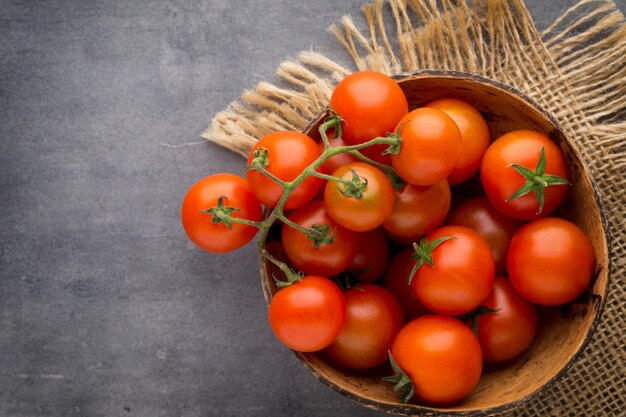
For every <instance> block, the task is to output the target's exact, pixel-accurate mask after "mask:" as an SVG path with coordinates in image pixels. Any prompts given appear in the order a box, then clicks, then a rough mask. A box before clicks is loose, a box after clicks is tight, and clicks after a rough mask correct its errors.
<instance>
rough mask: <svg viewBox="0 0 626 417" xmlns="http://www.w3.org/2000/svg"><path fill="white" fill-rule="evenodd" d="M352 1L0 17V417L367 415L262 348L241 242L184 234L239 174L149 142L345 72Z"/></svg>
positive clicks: (271, 343)
mask: <svg viewBox="0 0 626 417" xmlns="http://www.w3.org/2000/svg"><path fill="white" fill-rule="evenodd" d="M363 2H364V0H350V1H342V2H336V1H330V0H322V1H316V2H305V1H300V2H291V1H288V0H279V1H272V2H262V1H252V0H236V1H233V0H231V1H229V0H205V1H195V0H194V1H184V0H180V1H176V2H174V1H172V2H167V1H152V2H148V1H133V2H127V1H92V0H84V1H73V2H72V1H60V0H58V1H45V2H43V1H0V39H1V40H0V196H1V200H0V416H152V417H158V416H265V415H267V416H302V417H304V416H319V415H328V416H340V415H359V416H374V415H377V413H376V412H374V411H371V410H367V409H365V408H362V407H360V406H358V405H356V404H354V403H352V402H350V401H348V400H346V399H343V398H341V397H339V396H338V395H336V394H335V393H333V392H332V391H330V390H329V389H328V388H326V387H325V386H323V385H322V384H320V383H318V382H317V381H315V379H314V378H313V377H312V376H311V375H310V374H309V372H308V371H307V370H305V369H304V368H303V367H302V366H301V365H300V364H299V363H297V361H296V359H295V358H294V357H293V355H291V353H290V352H289V351H288V350H287V349H286V348H284V347H283V346H281V345H280V344H279V343H278V342H277V341H276V340H275V339H274V337H273V336H272V334H271V331H270V330H269V326H268V324H267V319H266V306H265V301H264V299H263V296H262V293H261V287H260V284H259V277H258V272H257V261H256V255H255V251H254V246H253V245H249V246H247V247H245V248H243V249H241V250H239V251H237V252H235V253H231V254H227V255H219V256H218V255H212V254H209V253H205V252H202V251H201V250H199V249H197V248H195V247H194V246H193V245H192V244H191V243H189V242H188V240H187V238H186V236H185V235H184V232H183V230H182V228H181V226H180V221H179V206H180V202H181V200H182V198H183V196H184V193H185V191H186V189H187V188H188V187H189V186H191V185H192V184H193V183H194V182H195V181H196V180H198V179H200V178H202V177H204V176H206V175H209V174H211V173H216V172H223V171H224V172H241V170H242V168H243V161H242V159H241V158H240V157H239V156H237V155H235V154H232V153H229V152H228V151H225V150H223V149H221V148H219V147H217V146H214V145H209V144H200V145H196V146H187V147H181V148H176V149H174V148H168V147H164V146H161V144H163V143H165V144H173V145H176V144H184V143H189V142H196V141H198V136H199V135H200V133H201V132H202V130H203V129H204V128H205V127H206V124H207V122H208V120H209V117H210V116H211V115H213V114H215V113H216V112H217V111H219V110H221V109H222V108H224V107H225V106H226V105H227V104H228V103H229V102H230V101H232V100H234V99H236V98H237V97H238V96H239V94H240V93H241V91H242V90H243V89H245V88H251V87H253V86H254V85H255V83H256V82H258V81H260V80H275V76H274V75H273V74H274V70H275V68H276V66H277V65H278V63H279V62H280V61H281V60H282V59H284V58H286V57H290V56H293V55H294V54H296V53H297V52H298V51H300V50H303V49H309V48H311V47H313V48H314V49H315V50H317V51H320V52H323V53H326V54H327V55H329V56H331V57H332V58H334V59H336V60H339V61H340V62H343V63H344V64H348V62H349V61H348V58H347V56H346V55H345V54H344V52H343V50H342V49H341V48H340V46H339V44H338V43H337V42H336V41H335V40H334V39H333V38H332V36H331V35H330V34H328V33H327V32H326V31H325V28H326V27H327V26H328V25H329V24H330V23H331V22H333V21H336V20H337V19H338V18H339V17H340V16H341V15H343V14H347V13H349V14H352V15H353V16H355V17H359V18H360V11H359V8H360V5H361V4H362V3H363ZM527 4H528V7H529V10H530V11H531V14H532V15H533V16H534V17H535V18H536V21H537V24H538V26H539V27H540V28H543V27H545V26H546V25H547V24H548V23H549V22H551V21H552V20H553V19H554V18H555V17H556V16H558V15H559V13H560V10H562V9H563V8H564V7H565V6H567V5H571V4H573V1H551V2H546V1H542V0H533V1H528V2H527ZM619 5H620V7H621V9H622V10H624V9H626V1H623V0H622V1H620V2H619Z"/></svg>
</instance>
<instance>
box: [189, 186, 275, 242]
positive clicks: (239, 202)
mask: <svg viewBox="0 0 626 417" xmlns="http://www.w3.org/2000/svg"><path fill="white" fill-rule="evenodd" d="M220 201H221V203H220ZM220 204H221V205H222V206H223V207H222V209H223V211H226V212H228V213H227V214H228V215H230V216H231V217H234V218H241V219H248V220H251V221H257V222H258V221H261V220H262V217H263V212H262V209H261V204H260V203H259V202H258V201H257V199H256V198H255V197H254V195H253V194H252V193H251V192H250V190H249V189H248V185H247V184H246V181H245V180H244V179H243V178H241V177H239V176H237V175H233V174H214V175H210V176H208V177H206V178H203V179H201V180H200V181H198V182H197V183H195V184H194V185H193V186H192V187H191V188H190V189H189V191H187V194H186V195H185V198H184V200H183V204H182V208H181V217H182V222H183V227H184V229H185V232H186V233H187V236H189V239H191V241H192V242H193V243H195V244H196V245H198V246H199V247H200V248H202V249H204V250H206V251H209V252H216V253H224V252H230V251H233V250H235V249H238V248H240V247H242V246H243V245H245V244H246V243H248V242H249V241H250V240H252V238H253V237H254V235H256V233H257V231H258V229H257V228H256V227H254V226H249V225H244V224H239V223H235V222H232V223H231V224H230V226H229V225H228V224H227V223H225V222H216V221H214V218H213V215H212V214H211V213H210V210H211V209H215V208H217V207H218V206H219V205H220Z"/></svg>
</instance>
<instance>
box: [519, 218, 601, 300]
mask: <svg viewBox="0 0 626 417" xmlns="http://www.w3.org/2000/svg"><path fill="white" fill-rule="evenodd" d="M594 264H595V256H594V254H593V246H592V245H591V242H590V241H589V238H588V237H587V235H585V232H583V231H582V230H581V229H580V228H579V227H578V226H576V225H575V224H573V223H571V222H568V221H567V220H563V219H559V218H556V217H546V218H543V219H539V220H535V221H532V222H530V223H528V224H526V225H524V226H522V228H521V229H519V230H518V231H517V233H516V234H515V235H514V236H513V239H511V244H510V245H509V251H508V254H507V267H508V270H509V277H510V279H511V283H512V284H513V285H514V286H515V289H517V291H518V292H519V293H520V294H521V295H522V296H523V297H524V298H526V299H527V300H530V301H532V302H533V303H535V304H541V305H546V306H555V305H561V304H565V303H568V302H570V301H573V300H574V299H576V298H577V297H578V296H579V295H580V294H582V292H583V291H584V290H585V288H587V285H588V284H589V281H590V280H591V276H592V274H593V269H594Z"/></svg>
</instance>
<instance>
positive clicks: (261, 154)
mask: <svg viewBox="0 0 626 417" xmlns="http://www.w3.org/2000/svg"><path fill="white" fill-rule="evenodd" d="M268 152H269V151H268V150H267V149H266V148H259V149H256V150H255V151H254V152H253V153H252V160H251V161H250V163H249V164H248V166H247V167H246V171H252V170H255V169H260V168H265V167H267V166H268V165H269V160H268V157H267V155H268Z"/></svg>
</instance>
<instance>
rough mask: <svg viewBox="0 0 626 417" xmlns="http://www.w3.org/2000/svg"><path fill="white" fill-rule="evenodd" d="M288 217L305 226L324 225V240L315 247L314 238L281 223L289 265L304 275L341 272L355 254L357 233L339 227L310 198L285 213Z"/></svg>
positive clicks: (317, 201)
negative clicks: (304, 203) (307, 201)
mask: <svg viewBox="0 0 626 417" xmlns="http://www.w3.org/2000/svg"><path fill="white" fill-rule="evenodd" d="M287 219H288V220H289V221H291V222H293V223H295V224H297V225H299V226H302V227H305V228H311V227H320V226H321V227H323V228H325V229H326V230H325V236H326V238H328V239H327V242H326V243H320V244H318V245H317V246H318V247H316V244H315V242H314V241H313V240H311V239H309V237H307V235H306V234H305V233H304V232H303V231H301V230H298V229H295V228H294V227H291V226H289V225H287V224H283V226H282V232H281V240H282V243H283V248H284V249H285V254H286V255H287V258H288V259H289V261H291V264H292V265H293V266H294V267H296V268H297V269H299V270H300V271H302V272H304V273H305V274H312V275H322V276H326V277H330V276H333V275H337V274H338V273H340V272H342V271H344V270H345V269H346V268H348V266H350V263H351V262H352V260H353V259H354V257H355V256H356V253H357V240H358V234H357V232H353V231H351V230H348V229H346V228H344V227H341V226H339V225H338V224H337V223H336V222H335V221H334V220H333V219H332V218H331V217H330V216H329V215H328V212H327V211H326V208H325V207H324V202H323V201H319V200H313V201H311V202H309V203H308V204H306V205H305V206H303V207H300V208H298V209H296V210H293V211H292V212H290V213H289V214H287Z"/></svg>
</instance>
